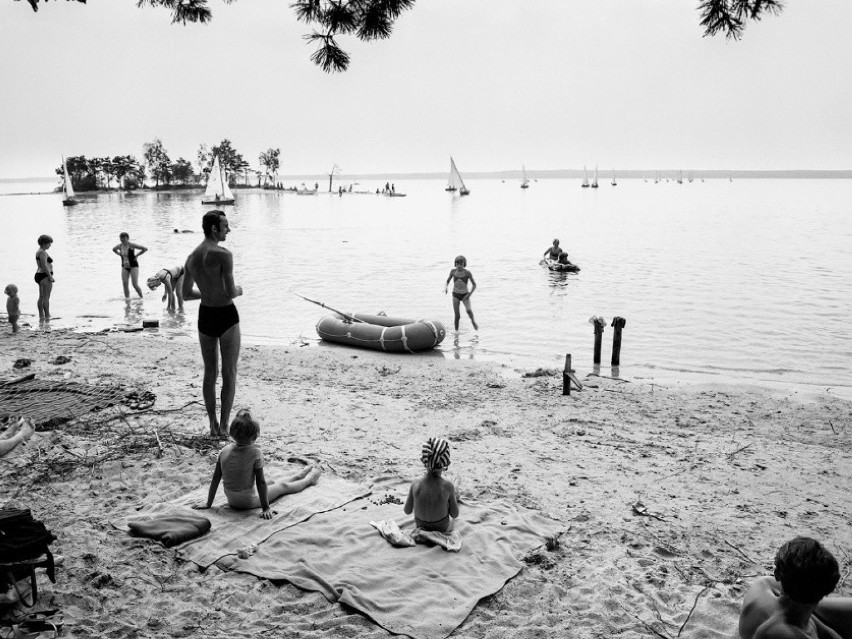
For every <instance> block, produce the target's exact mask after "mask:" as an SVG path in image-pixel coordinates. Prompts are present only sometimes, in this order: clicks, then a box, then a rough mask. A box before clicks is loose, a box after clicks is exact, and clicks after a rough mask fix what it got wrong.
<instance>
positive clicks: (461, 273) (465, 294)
mask: <svg viewBox="0 0 852 639" xmlns="http://www.w3.org/2000/svg"><path fill="white" fill-rule="evenodd" d="M466 266H467V259H466V258H465V256H464V255H459V256H458V257H457V258H456V259H455V268H453V270H451V271H450V275H449V276H448V277H447V282H446V284H445V285H444V293H445V294H446V292H447V289H448V288H449V286H450V281H451V280H452V282H453V312H454V313H455V327H456V330H459V319H460V318H461V313H460V310H459V304H460V303H463V304H464V308H465V310H466V311H467V316H468V317H470V323H471V324H473V330H475V331H478V330H479V326H477V324H476V320H475V319H473V310H472V309H471V308H470V296H471V295H473V292H474V291H475V290H476V281H475V280H474V279H473V274H472V273H471V272H470V271H468V270H467V268H465V267H466ZM468 281H470V283H471V285H472V288H471V289H470V290H469V291H468V290H467V283H468Z"/></svg>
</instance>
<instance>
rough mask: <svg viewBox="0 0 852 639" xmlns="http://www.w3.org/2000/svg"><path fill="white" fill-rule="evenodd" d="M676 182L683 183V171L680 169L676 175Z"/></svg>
mask: <svg viewBox="0 0 852 639" xmlns="http://www.w3.org/2000/svg"><path fill="white" fill-rule="evenodd" d="M677 183H678V184H683V171H681V172H680V173H679V174H678V176H677Z"/></svg>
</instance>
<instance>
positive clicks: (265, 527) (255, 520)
mask: <svg viewBox="0 0 852 639" xmlns="http://www.w3.org/2000/svg"><path fill="white" fill-rule="evenodd" d="M270 476H273V477H274V476H275V475H274V473H272V474H270ZM207 491H208V487H207V486H204V487H202V488H199V489H197V490H195V491H193V492H191V493H189V494H187V495H183V496H181V497H178V498H177V499H173V500H172V501H169V502H165V503H156V504H151V505H149V506H146V507H145V508H143V509H142V510H140V511H139V512H138V513H136V514H134V515H132V516H128V517H126V518H124V519H121V520H118V521H114V522H113V525H114V526H115V527H116V528H119V529H121V530H125V529H127V528H128V526H129V524H130V522H135V523H144V522H151V521H153V520H156V519H160V518H162V517H164V516H171V515H190V516H196V517H197V516H199V515H201V516H202V517H204V518H206V519H209V520H210V523H211V529H210V532H209V533H208V534H206V535H204V536H203V537H200V538H198V539H193V540H191V541H187V542H184V543H181V544H178V545H177V546H175V548H176V549H177V551H178V556H180V557H181V558H183V559H186V560H188V561H192V562H194V563H196V564H198V565H199V566H201V567H202V568H207V567H208V566H210V565H211V564H213V563H215V562H216V561H218V560H219V559H221V558H222V557H226V556H228V555H234V556H236V554H237V552H238V551H239V550H240V549H241V548H245V547H246V546H249V545H252V544H260V543H261V542H263V541H264V540H266V539H267V538H268V537H269V536H270V535H272V534H273V533H276V532H278V531H280V530H283V529H285V528H288V527H290V526H294V525H295V524H298V523H299V522H302V521H305V520H306V519H309V518H311V517H313V516H314V515H316V514H317V513H322V512H325V511H327V510H332V509H334V508H337V507H339V506H342V505H344V504H347V503H349V502H351V501H352V500H353V499H357V498H359V497H363V496H365V495H368V494H369V493H370V489H369V488H368V487H366V486H363V485H361V484H356V483H353V482H351V481H348V480H346V479H342V478H340V477H335V476H334V475H330V474H324V475H322V476H321V477H320V480H319V483H318V484H316V485H315V486H310V487H309V488H306V489H305V490H303V491H302V492H300V493H295V494H293V495H284V496H283V497H281V498H280V499H278V500H276V501H274V502H273V503H272V510H273V511H274V512H275V515H274V516H273V517H272V519H263V518H261V517H260V509H259V508H256V509H254V510H234V509H233V508H231V507H230V506H228V504H227V501H226V500H225V496H224V495H223V494H222V489H221V487H220V488H219V492H218V494H217V495H216V500H215V501H214V502H213V507H212V508H209V509H207V510H193V509H192V505H193V504H200V503H206V502H207ZM380 541H381V540H380ZM383 543H384V542H383Z"/></svg>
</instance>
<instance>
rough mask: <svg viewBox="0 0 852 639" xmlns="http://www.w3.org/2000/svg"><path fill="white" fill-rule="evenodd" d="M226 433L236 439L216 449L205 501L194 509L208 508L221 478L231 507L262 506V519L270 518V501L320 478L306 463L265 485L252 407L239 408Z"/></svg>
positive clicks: (257, 432) (310, 484)
mask: <svg viewBox="0 0 852 639" xmlns="http://www.w3.org/2000/svg"><path fill="white" fill-rule="evenodd" d="M228 433H229V434H230V435H231V439H233V440H234V442H235V443H233V444H228V445H227V446H225V447H224V448H223V449H222V451H221V452H220V453H219V459H217V460H216V469H215V470H214V471H213V479H212V480H211V482H210V492H209V493H208V495H207V503H206V504H198V505H196V506H193V508H195V509H197V510H204V509H206V508H210V507H211V506H212V505H213V500H214V499H215V498H216V491H217V490H218V489H219V482H220V481H221V482H222V484H223V486H224V489H225V497H227V498H228V505H229V506H230V507H231V508H234V509H236V510H251V509H252V508H263V511H262V512H261V513H260V516H261V517H263V518H264V519H272V509H271V508H270V507H269V502H271V501H275V500H276V499H278V498H279V497H281V496H282V495H290V494H292V493H298V492H301V491H303V490H304V489H305V488H307V487H308V486H313V485H314V484H316V483H317V481H319V476H320V470H319V469H318V468H315V467H310V466H308V467H306V468H305V469H304V470H301V471H299V472H298V473H295V474H294V475H291V476H289V477H287V478H286V479H284V480H281V481H278V482H274V483H273V484H272V485H270V486H267V484H266V478H265V477H264V476H263V454H262V453H261V452H260V449H259V448H258V447H257V446H255V445H254V442H255V440H256V439H257V437H258V435H260V423H259V422H258V421H257V420H256V419H254V418H252V416H251V411H249V410H247V409H242V410H241V411H239V412H238V413H237V416H236V417H234V421H232V422H231V428H230V430H229V431H228ZM255 487H256V488H257V490H256V491H255Z"/></svg>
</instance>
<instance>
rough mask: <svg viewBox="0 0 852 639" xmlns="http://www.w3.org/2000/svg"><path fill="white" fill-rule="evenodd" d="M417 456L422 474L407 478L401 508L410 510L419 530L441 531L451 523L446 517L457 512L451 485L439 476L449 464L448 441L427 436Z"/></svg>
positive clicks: (443, 531)
mask: <svg viewBox="0 0 852 639" xmlns="http://www.w3.org/2000/svg"><path fill="white" fill-rule="evenodd" d="M420 460H421V461H422V462H423V465H424V466H425V467H426V474H425V475H423V477H421V478H420V479H415V480H414V481H413V482H411V488H409V490H408V499H406V501H405V507H404V508H403V510H404V511H405V514H406V515H410V514H411V513H412V511H413V512H414V524H415V525H416V526H417V527H418V528H420V529H421V530H425V531H432V530H434V531H437V532H441V533H445V532H447V530H449V528H450V525H451V523H452V522H451V520H450V518H451V517H452V518H453V519H455V518H456V517H458V516H459V505H458V502H457V501H456V489H455V486H453V484H452V483H451V482H449V481H447V480H446V479H444V478H443V477H441V474H442V473H443V472H444V471H445V470H446V469H447V468H448V467H449V465H450V444H449V443H448V442H447V440H445V439H441V438H440V437H430V438H429V439H428V441H427V442H426V443H425V444H423V451H422V453H421V454H420Z"/></svg>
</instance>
